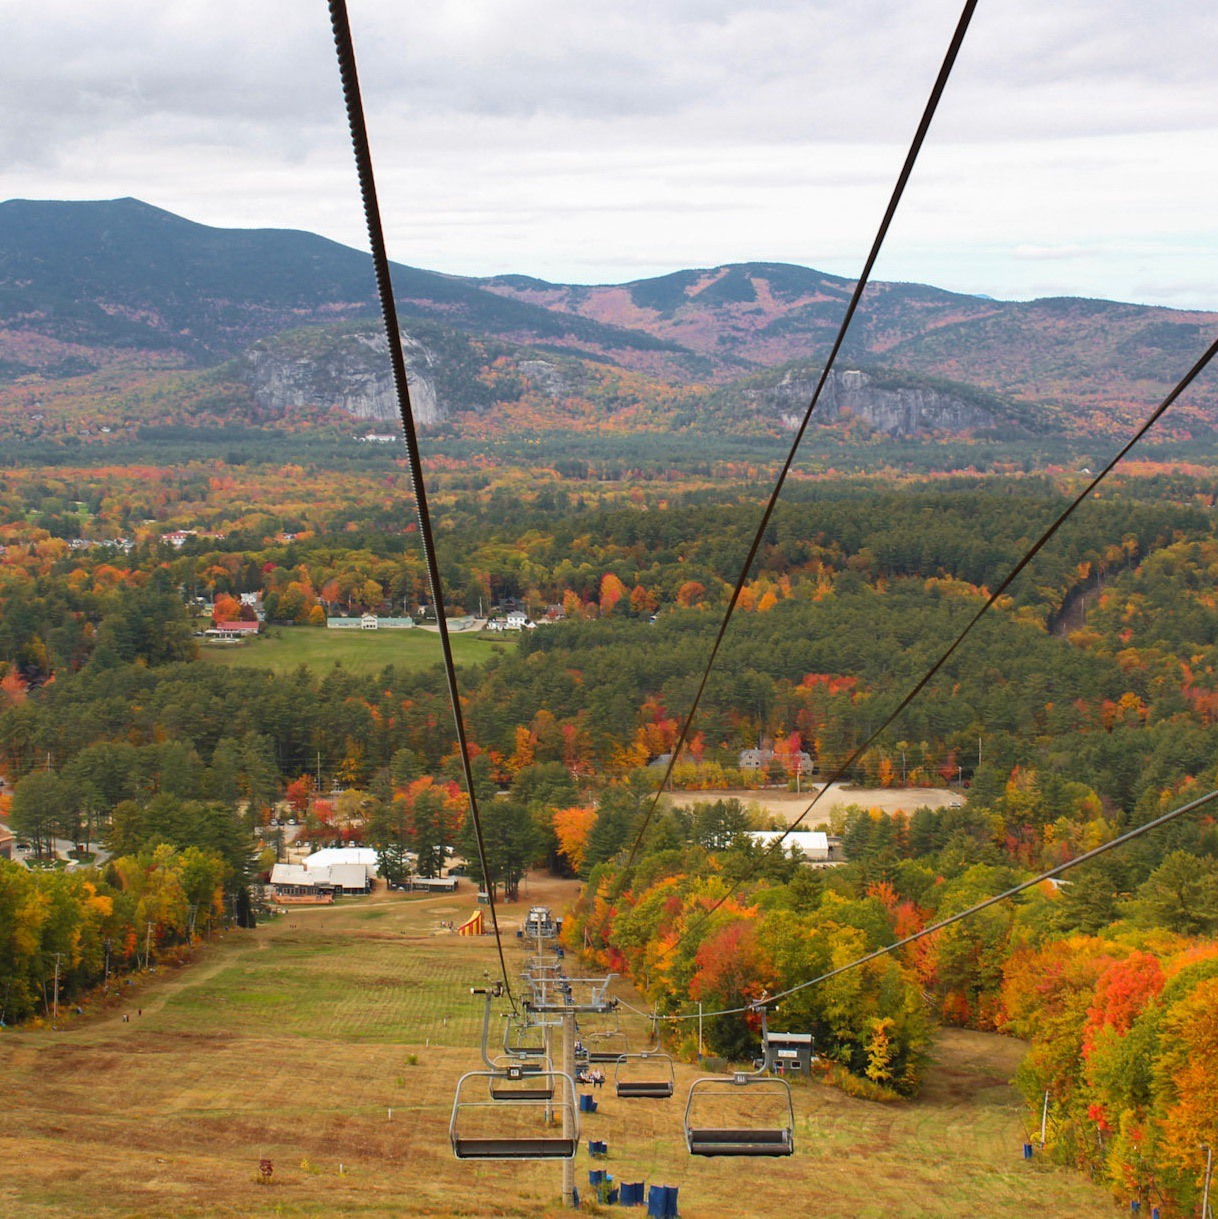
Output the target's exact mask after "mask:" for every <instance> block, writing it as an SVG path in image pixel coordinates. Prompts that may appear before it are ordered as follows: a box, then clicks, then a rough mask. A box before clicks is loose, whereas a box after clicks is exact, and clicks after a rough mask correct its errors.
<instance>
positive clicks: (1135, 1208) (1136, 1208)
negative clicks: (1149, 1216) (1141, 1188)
mask: <svg viewBox="0 0 1218 1219" xmlns="http://www.w3.org/2000/svg"><path fill="white" fill-rule="evenodd" d="M1141 1209H1142V1203H1141V1202H1139V1201H1138V1199H1137V1198H1133V1199H1132V1200H1131V1201H1130V1203H1129V1213H1130V1214H1131V1215H1136V1214H1138V1213H1139V1212H1140V1211H1141Z"/></svg>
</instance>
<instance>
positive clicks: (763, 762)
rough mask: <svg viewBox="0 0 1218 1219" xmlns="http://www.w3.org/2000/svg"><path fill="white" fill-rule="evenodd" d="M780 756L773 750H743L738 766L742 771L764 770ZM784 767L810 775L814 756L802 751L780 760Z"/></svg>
mask: <svg viewBox="0 0 1218 1219" xmlns="http://www.w3.org/2000/svg"><path fill="white" fill-rule="evenodd" d="M776 757H778V755H777V754H776V753H775V752H774V750H772V749H742V750H741V751H740V759H739V761H738V762H737V765H738V766H739V767H740V769H741V770H763V769H764V768H765V767H767V766H769V764H770V763H771V762H773V761H774V759H775V758H776ZM780 760H781V761H782V763H783V765H784V766H786V767H788V768H792V769H794V770H798V771H799V773H800V774H801V775H810V774H812V771H813V766H812V755H811V754H809V753H806V752H805V751H804V750H802V749H801V750H800V751H799V752H798V753H793V754H788V755H787V758H784V759H780Z"/></svg>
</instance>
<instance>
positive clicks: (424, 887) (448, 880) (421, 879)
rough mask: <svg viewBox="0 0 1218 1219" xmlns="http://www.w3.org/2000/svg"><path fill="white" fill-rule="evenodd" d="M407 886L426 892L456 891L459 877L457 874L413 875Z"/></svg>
mask: <svg viewBox="0 0 1218 1219" xmlns="http://www.w3.org/2000/svg"><path fill="white" fill-rule="evenodd" d="M406 887H407V888H408V889H415V890H421V891H423V892H426V893H456V891H457V878H456V877H455V876H412V877H411V878H410V879H409V880H408V881H407V882H406Z"/></svg>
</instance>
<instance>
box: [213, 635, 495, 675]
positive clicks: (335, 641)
mask: <svg viewBox="0 0 1218 1219" xmlns="http://www.w3.org/2000/svg"><path fill="white" fill-rule="evenodd" d="M450 638H451V640H452V646H453V657H454V659H455V660H456V662H457V663H458V664H460V665H475V664H481V663H482V662H483V661H484V660H486V659H487V658H488V657H489V656H491V655H492V654H493V649H495V648H496V647H503V646H504V644H502V643H500V642H490V641H487V640H485V639H479V638H478V637H477V636H474V635H465V634H461V635H451V636H450ZM199 655H200V657H201V658H202V659H204V660H210V661H214V662H215V663H217V664H225V665H244V666H246V667H248V668H258V669H271V670H273V671H274V672H276V673H290V672H291V671H292V670H293V669H295V668H297V666H299V665H302V664H303V665H308V666H309V668H311V669H319V670H322V669H329V668H330V667H331V666H333V665H334V664H341V665H342V666H343V668H344V669H349V670H350V671H351V672H353V673H361V674H369V673H379V672H380V671H381V670H382V669H383V668H384V667H385V666H386V665H396V666H398V667H399V668H403V669H427V668H430V667H431V666H432V665H438V664H439V663H440V662H441V659H442V657H441V653H440V636H439V635H438V634H436V632H434V631H424V630H413V631H327V630H324V629H323V628H321V627H314V626H273V627H271V628H270V629H269V631H268V633H267V635H266V636H265V637H263V638H260V639H248V640H244V641H243V642H241V643H228V644H202V645H201V646H200V648H199Z"/></svg>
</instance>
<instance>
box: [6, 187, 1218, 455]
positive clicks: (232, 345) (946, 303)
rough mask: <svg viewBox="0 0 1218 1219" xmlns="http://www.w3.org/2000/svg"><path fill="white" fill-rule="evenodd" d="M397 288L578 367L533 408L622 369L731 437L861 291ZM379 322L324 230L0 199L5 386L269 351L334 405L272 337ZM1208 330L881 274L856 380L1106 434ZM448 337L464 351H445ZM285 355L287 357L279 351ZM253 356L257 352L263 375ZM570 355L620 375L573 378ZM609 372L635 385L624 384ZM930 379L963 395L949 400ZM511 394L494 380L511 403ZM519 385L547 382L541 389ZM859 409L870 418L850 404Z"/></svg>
mask: <svg viewBox="0 0 1218 1219" xmlns="http://www.w3.org/2000/svg"><path fill="white" fill-rule="evenodd" d="M394 278H395V291H396V294H397V298H398V304H399V311H400V315H401V320H402V322H403V326H404V328H405V329H406V330H407V332H408V333H413V331H412V327H413V328H414V329H419V328H421V327H424V328H425V327H426V326H438V327H442V328H446V329H447V330H448V331H450V332H454V333H455V332H460V333H463V334H465V335H467V336H471V337H473V338H475V339H478V340H479V342H481V340H483V339H485V340H487V341H488V342H487V343H484V344H482V349H484V350H485V351H487V352H489V351H491V350H492V348H493V347H494V344H495V343H500V344H508V345H509V349H510V350H511V351H516V350H517V349H518V350H519V352H520V353H522V354H520V355H519V359H520V360H523V361H524V362H525V363H526V364H528V363H532V364H536V365H538V367H540V366H542V365H544V364H545V363H546V360H547V359H548V358H550V357H551V356H552V357H553V358H554V359H555V360H557V361H558V363H559V364H560V365H563V368H566V371H565V372H564V371H562V369H559V370H558V371H557V372H554V373H551V372H544V373H543V374H540V375H541V378H542V380H541V382H538V383H537V385H536V386H534V389H537V388H538V386H541V388H540V389H539V390H538V393H539V394H540V398H539V399H538V400H541V399H543V398H551V397H553V393H552V390H553V387H554V386H555V385H561V384H570V383H573V382H582V383H585V384H587V383H591V382H596V383H597V384H598V385H600V387H601V389H605V386H606V385H607V384H608V382H606V380H605V378H606V377H608V378H609V380H610V381H612V382H613V388H612V391H611V392H610V391H609V390H605V392H606V393H607V394H608V397H609V399H611V400H612V403H613V409H614V411H616V412H617V415H616V416H615V417H621V418H624V419H628V418H630V417H631V410H630V409H629V407H630V403H631V401H632V399H634V400H637V401H636V402H635V405H636V406H637V407H638V408H639V409H638V410H635V411H634V416H635V417H644V416H646V417H647V418H649V419H651V420H653V421H654V420H655V419H662V418H663V413H664V409H667V408H664V407H663V402H664V401H665V400H666V399H671V398H672V397H673V396H674V395H677V396H682V395H683V397H682V407H681V411H680V413H679V414H680V418H681V419H687V418H688V417H689V416H688V411H689V410H691V409H693V410H694V411H695V414H697V410H698V409H700V407H699V406H698V405H697V404H700V403H709V404H711V405H712V406H713V407H714V408H715V409H714V410H712V411H711V414H710V415H709V416H707V417H706V421H707V423H708V424H713V426H728V427H732V426H736V424H737V423H738V422H739V421H740V420H741V419H743V418H744V417H745V416H749V417H750V418H756V417H763V416H765V412H766V410H768V406H767V405H766V404H767V403H768V404H769V405H773V403H774V402H775V401H777V399H775V398H774V396H773V394H771V395H770V396H769V398H767V396H766V394H765V393H764V392H759V393H753V391H751V390H747V389H746V390H744V391H741V393H742V396H738V397H736V398H733V397H732V395H733V393H734V392H735V391H733V390H732V388H731V387H732V386H733V385H735V384H736V383H737V382H741V381H742V380H747V379H748V378H750V377H752V376H754V375H755V374H764V373H765V372H766V370H767V369H780V370H781V369H783V368H785V367H786V366H788V365H791V364H793V363H796V362H799V363H802V364H805V365H815V364H816V363H817V362H818V361H819V360H823V359H824V356H825V354H826V353H827V351H828V349H829V345H830V343H831V341H832V338H833V336H834V335H835V333H836V330H837V327H838V326H839V324H840V319H841V317H842V314H843V311H844V309H845V306H846V302H847V300H848V298H849V295H850V293H851V291H852V290H853V287H854V282H853V281H852V280H849V279H846V278H843V277H841V276H834V275H830V274H828V273H826V272H821V271H817V270H815V269H813V268H809V267H801V266H799V265H797V264H793V263H781V262H772V261H770V262H766V261H757V262H747V263H732V264H723V265H721V266H717V267H706V268H687V269H683V270H678V271H674V272H671V273H668V274H666V275H661V276H655V277H650V278H644V279H637V280H632V281H627V282H625V283H622V284H602V285H578V284H554V283H550V282H548V281H546V280H542V279H538V278H536V277H532V276H528V275H524V274H518V275H497V276H487V277H468V276H459V275H450V274H446V273H443V272H438V271H429V270H424V269H420V268H416V267H409V266H406V265H404V264H395V265H394ZM377 313H378V307H377V302H376V299H375V293H374V283H373V277H372V273H371V266H370V258H369V256H368V255H367V254H365V253H363V252H361V251H358V250H355V249H352V248H350V247H347V246H344V245H341V244H340V243H338V242H334V241H331V240H329V239H327V238H324V237H319V236H317V235H315V234H311V233H306V232H303V231H301V230H294V229H221V228H214V227H211V226H207V225H201V224H198V223H196V222H194V221H191V220H187V219H184V218H182V217H180V216H176V215H174V214H173V213H172V212H168V211H166V210H164V209H161V208H157V207H155V206H153V205H151V204H147V203H144V202H142V201H140V200H137V199H131V198H127V199H119V200H106V201H91V202H88V201H87V202H70V201H38V200H9V201H7V202H4V203H0V387H3V386H4V385H8V386H10V387H20V386H23V385H27V384H28V385H32V386H37V385H46V386H52V385H53V384H54V383H56V382H59V381H63V382H65V383H66V382H70V381H73V379H76V378H80V377H82V376H87V375H88V374H91V373H97V372H98V371H99V370H105V369H119V370H122V371H123V373H124V375H130V376H135V375H136V374H137V372H138V370H139V369H140V368H144V369H146V370H148V372H149V375H152V374H153V373H155V372H156V370H158V369H166V368H174V367H178V368H185V369H189V368H205V369H206V368H212V369H214V368H219V367H220V366H221V365H224V364H225V363H226V362H231V361H234V360H238V361H239V360H240V359H241V358H242V357H243V354H245V353H250V352H255V350H256V349H257V350H258V351H259V352H261V354H258V355H257V359H262V360H263V362H264V363H263V371H262V372H260V373H259V374H257V376H254V375H253V374H252V373H251V375H250V377H249V378H247V380H249V381H253V382H258V383H259V384H261V385H262V386H263V391H264V392H266V393H268V394H272V395H278V397H277V398H276V399H275V400H276V401H280V402H281V401H285V400H286V398H290V397H294V396H299V394H298V393H297V391H299V393H304V392H306V390H307V391H308V392H316V393H322V392H323V388H322V387H324V386H325V385H327V384H329V382H327V381H326V377H325V376H319V377H310V376H308V375H297V374H298V373H299V370H297V373H293V374H292V375H291V376H289V377H288V378H287V379H286V380H285V379H284V376H283V375H281V374H282V373H283V372H284V370H280V369H276V368H274V367H272V366H270V365H267V364H266V362H265V360H266V352H265V351H263V350H262V349H258V348H257V345H258V344H264V343H266V342H268V341H270V340H272V339H274V338H275V336H277V335H282V334H285V333H288V332H295V331H298V330H300V329H301V328H302V327H303V328H310V327H313V328H317V329H319V330H325V328H326V327H328V326H332V325H340V326H341V325H343V324H346V323H350V322H355V321H362V320H370V319H374V318H375V317H376V316H377ZM1213 333H1218V314H1216V313H1207V312H1200V311H1194V312H1188V311H1182V310H1173V309H1166V308H1163V307H1160V306H1144V305H1134V304H1126V303H1122V302H1117V301H1103V300H1096V299H1091V298H1082V297H1049V298H1043V299H1040V300H1034V301H1014V302H1011V301H996V300H993V299H990V298H987V297H983V296H969V295H964V294H961V293H954V292H949V291H946V290H944V289H939V288H936V287H934V286H932V285H927V284H916V283H892V282H885V281H877V282H875V283H873V284H871V285H870V286H869V288H868V292H867V293H866V295H865V296H864V299H863V303H862V306H861V308H860V310H859V312H858V314H857V316H856V320H855V323H854V325H853V326H852V328H851V332H850V334H849V335H848V337H847V342H846V344H845V346H844V347H843V350H842V355H841V359H840V362H839V369H840V370H841V371H842V372H847V371H850V370H852V369H853V370H858V371H861V372H864V373H865V374H866V376H867V377H868V378H871V380H870V381H869V382H868V384H869V385H871V386H872V389H874V390H875V391H876V392H879V390H881V389H884V388H885V386H884V378H885V377H886V376H888V375H889V374H892V375H898V374H899V376H901V377H904V378H906V380H907V381H908V380H909V379H910V378H912V379H913V380H914V382H916V383H917V384H916V385H915V386H914V388H915V389H916V390H917V392H918V393H919V394H921V395H922V398H921V399H919V401H922V402H931V401H933V400H934V395H935V394H942V393H946V394H947V395H948V398H951V399H953V400H955V401H958V402H959V403H964V406H958V405H957V406H951V405H944V406H943V410H942V412H940V413H941V417H942V418H943V419H950V418H955V419H957V420H964V419H969V418H971V419H981V418H982V416H983V415H987V417H993V418H994V419H996V420H999V421H1003V420H1008V421H1012V425H1013V426H1018V427H1023V426H1025V423H1026V422H1027V421H1029V420H1034V421H1035V424H1036V428H1037V430H1041V429H1042V428H1047V429H1048V430H1050V431H1052V430H1060V431H1062V432H1064V433H1072V434H1080V433H1081V434H1091V433H1097V434H1098V433H1107V432H1111V431H1115V430H1118V429H1122V428H1126V427H1127V426H1128V425H1129V424H1130V423H1131V422H1132V421H1134V420H1136V419H1138V418H1140V417H1141V416H1142V415H1144V414H1145V413H1146V412H1147V410H1148V409H1149V407H1150V406H1151V405H1152V404H1153V403H1154V402H1156V401H1157V400H1158V399H1159V398H1160V397H1161V396H1162V394H1163V393H1165V392H1166V390H1167V389H1168V388H1169V387H1170V385H1171V384H1172V383H1173V382H1174V380H1175V379H1176V377H1178V376H1179V375H1180V374H1181V373H1182V372H1183V371H1184V370H1185V369H1186V368H1187V367H1188V366H1189V364H1191V363H1192V361H1193V360H1194V359H1195V358H1196V357H1197V355H1199V354H1200V352H1201V351H1202V350H1204V347H1205V345H1206V343H1207V342H1208V338H1209V336H1210V335H1211V334H1213ZM433 345H434V344H433ZM446 345H447V346H448V347H449V348H450V349H452V350H456V349H457V348H458V347H460V345H459V344H458V345H457V346H456V347H454V346H453V345H452V344H451V343H449V342H448V340H442V341H440V342H439V346H440V347H441V348H444V347H445V346H446ZM315 346H316V347H317V349H318V350H321V349H323V348H326V342H319V343H318V344H317V345H315ZM290 347H291V344H288V346H287V347H285V346H284V345H283V344H278V345H276V344H272V355H273V354H274V352H275V351H276V350H279V351H283V352H287V351H288V350H289V349H290ZM308 347H309V345H308V344H305V348H306V349H307V348H308ZM348 349H349V350H350V343H348ZM329 350H331V351H333V350H335V348H334V345H333V343H330V347H329ZM505 350H507V349H505ZM546 353H550V354H549V356H547V354H546ZM501 354H502V353H501ZM275 358H278V357H275ZM285 358H286V357H285ZM291 358H297V359H298V358H301V357H299V356H297V357H291ZM504 358H505V359H509V362H511V359H515V358H516V357H515V356H504ZM344 359H345V357H344ZM488 359H489V357H488ZM251 360H254V357H253V356H249V355H246V363H247V365H249V363H250V361H251ZM568 360H576V361H584V362H588V361H591V362H592V363H593V364H598V365H600V366H602V367H603V370H604V371H603V372H602V373H592V372H586V373H573V372H572V368H573V367H574V366H570V367H568V366H567V365H566V364H565V363H564V362H565V361H568ZM342 362H343V361H342V360H340V361H339V364H341V363H342ZM492 362H493V361H492ZM347 363H350V361H349V360H347ZM356 364H357V365H359V366H360V367H362V364H360V362H359V361H356ZM466 364H467V365H468V367H466V368H465V371H464V372H463V373H462V376H464V377H465V380H464V382H460V381H459V380H458V381H456V382H454V381H453V379H452V378H449V381H448V382H447V384H446V386H445V387H443V390H442V393H441V397H447V398H448V399H450V400H451V401H453V402H454V403H455V405H456V407H457V408H460V407H461V406H462V405H463V402H462V399H463V396H465V397H469V398H470V401H471V403H472V402H473V401H474V400H475V399H477V400H479V401H481V402H482V403H483V404H484V406H485V405H486V403H487V402H490V401H491V399H488V398H487V396H486V395H485V394H482V393H481V390H480V389H479V379H481V380H482V381H485V380H488V379H489V380H494V379H495V377H496V374H495V373H494V371H493V370H492V369H491V368H490V367H489V365H488V366H487V367H486V368H483V369H481V371H478V370H476V369H475V368H474V365H473V364H470V363H469V361H466ZM337 367H338V366H337V365H336V366H335V368H337ZM353 367H354V366H353ZM614 367H616V368H617V369H618V370H619V372H616V373H613V372H611V371H609V370H612V369H613V368H614ZM248 371H249V369H248V367H247V372H248ZM331 371H332V372H333V371H334V369H331ZM327 375H328V374H327ZM363 375H364V374H363V373H360V376H363ZM877 375H878V378H879V380H878V381H876V380H875V378H876V377H877ZM589 378H591V380H590V381H589ZM935 382H943V383H945V384H946V385H947V386H948V388H947V389H946V390H939V389H934V387H933V385H932V383H935ZM543 383H544V384H543ZM506 384H507V382H506V381H505V380H504V379H503V378H499V382H498V390H497V392H499V393H502V392H504V386H505V385H506ZM521 384H524V385H526V388H527V384H532V383H531V382H529V378H528V376H527V375H526V376H525V377H524V379H523V381H522V382H521ZM801 384H802V383H801ZM275 386H277V387H278V388H273V387H275ZM290 386H292V387H295V388H294V389H293V392H292V393H288V392H287V390H288V388H289V387H290ZM454 386H455V388H454ZM301 387H304V388H303V389H302V388H301ZM310 387H312V388H311V389H310ZM546 387H548V388H546ZM840 388H841V389H842V390H843V392H844V393H845V397H843V398H842V402H847V401H848V400H851V399H850V394H851V393H854V391H853V390H850V391H849V392H848V393H847V392H845V391H846V390H847V389H848V387H847V386H845V384H844V383H843V386H842V387H840ZM889 388H891V387H889ZM898 388H899V387H898ZM905 388H906V389H909V388H910V386H909V385H906V386H905ZM970 388H971V389H972V390H976V391H979V392H984V393H985V394H989V395H992V396H993V397H994V399H995V401H996V402H997V403H998V408H997V411H996V413H995V412H993V411H988V408H986V407H984V406H978V407H977V408H976V410H973V409H972V408H968V409H965V408H966V407H967V405H968V403H967V400H968V397H969V394H968V392H967V391H968V390H969V389H970ZM324 392H332V393H333V394H334V396H335V401H333V402H330V403H328V404H325V403H323V404H321V405H323V406H326V405H328V406H335V405H338V404H340V403H341V402H342V401H344V400H346V399H347V398H350V395H346V396H344V393H343V392H342V391H341V389H339V388H335V389H333V390H332V391H328V390H327V391H324ZM369 392H371V391H369ZM376 392H377V393H380V390H379V389H378V390H377V391H376ZM521 392H522V393H524V392H525V391H524V390H522V391H521ZM869 392H870V391H869ZM285 395H286V397H285ZM724 395H726V397H725V396H724ZM750 395H751V396H750ZM927 395H930V396H929V397H928V396H927ZM41 396H42V397H46V396H47V394H45V393H44V394H42V395H41ZM781 396H782V395H779V397H781ZM788 396H789V395H788ZM644 400H647V401H644ZM493 401H494V402H495V403H499V402H501V401H502V399H501V398H494V399H493ZM911 401H912V399H909V398H908V395H906V405H905V406H903V407H901V408H899V409H898V408H896V407H892V408H891V410H890V409H889V407H883V408H881V406H880V405H879V404H878V402H873V403H872V406H868V407H867V408H866V410H865V411H864V415H866V414H867V412H871V413H872V414H874V415H875V417H876V418H880V417H881V416H883V417H886V418H891V419H893V420H896V419H898V417H899V418H902V419H905V420H906V421H909V420H911V419H916V418H923V417H924V412H923V411H922V407H920V406H919V407H914V406H910V405H909V403H910V402H911ZM623 403H624V404H625V405H623ZM656 403H660V404H661V406H660V407H659V408H656V409H652V408H653V407H655V404H656ZM691 403H692V404H694V405H693V406H691ZM732 403H736V405H735V406H733V405H732ZM725 404H727V405H725ZM750 404H751V405H750ZM856 405H857V403H856ZM890 405H891V404H890ZM941 405H942V403H941ZM786 406H790V403H787V404H786ZM786 406H784V408H783V409H786ZM974 406H976V404H975V403H974ZM873 407H874V410H873ZM275 409H279V408H278V407H276V408H275ZM378 409H379V408H378ZM486 409H491V408H490V407H489V406H487V407H486ZM936 409H938V408H936ZM657 410H658V413H657ZM885 411H887V412H888V413H887V415H885V414H884V412H885ZM977 411H980V412H981V414H978V413H977ZM758 412H760V415H758ZM877 412H878V413H877ZM440 413H442V412H440V411H439V410H438V411H437V416H438V415H439V414H440ZM457 413H459V410H458V412H457ZM779 413H780V414H781V412H779ZM847 413H849V414H852V415H853V416H854V417H858V415H857V412H856V411H854V410H853V408H849V407H848V408H847ZM925 417H927V418H929V416H925ZM1216 424H1218V390H1216V389H1215V388H1212V387H1209V386H1207V385H1198V386H1195V387H1194V388H1193V389H1192V390H1191V391H1190V394H1189V395H1188V397H1187V400H1186V401H1182V402H1181V403H1180V404H1179V405H1178V407H1176V408H1174V409H1173V419H1172V421H1171V425H1172V426H1174V427H1176V428H1177V429H1180V428H1184V429H1186V430H1187V429H1190V428H1191V429H1202V430H1210V429H1213V428H1214V427H1215V425H1216ZM750 426H751V424H750ZM962 426H966V425H962ZM978 426H981V425H978ZM1003 426H1005V423H1004V424H1003Z"/></svg>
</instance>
